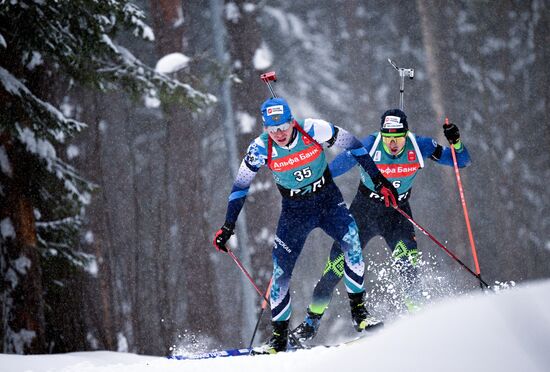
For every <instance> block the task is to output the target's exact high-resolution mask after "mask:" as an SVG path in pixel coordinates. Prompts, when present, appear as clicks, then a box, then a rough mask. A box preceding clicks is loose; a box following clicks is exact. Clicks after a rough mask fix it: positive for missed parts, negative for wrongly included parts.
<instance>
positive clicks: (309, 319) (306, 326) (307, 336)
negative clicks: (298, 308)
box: [292, 308, 323, 342]
mask: <svg viewBox="0 0 550 372" xmlns="http://www.w3.org/2000/svg"><path fill="white" fill-rule="evenodd" d="M322 316H323V314H315V313H312V312H311V310H310V309H309V308H308V309H307V315H306V318H305V319H304V321H303V322H302V323H301V324H300V325H299V326H298V327H296V328H294V330H293V331H292V334H293V335H294V337H296V338H297V339H298V341H300V342H304V341H308V340H311V339H312V338H313V337H315V335H316V334H317V331H318V330H319V325H320V324H321V317H322Z"/></svg>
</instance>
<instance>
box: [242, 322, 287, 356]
mask: <svg viewBox="0 0 550 372" xmlns="http://www.w3.org/2000/svg"><path fill="white" fill-rule="evenodd" d="M288 322H289V321H288V320H285V321H282V322H271V326H272V327H273V331H272V335H271V338H270V339H269V341H267V343H265V344H264V345H262V346H258V347H255V348H253V349H252V351H251V352H250V354H252V355H260V354H276V353H278V352H280V351H286V347H287V344H288Z"/></svg>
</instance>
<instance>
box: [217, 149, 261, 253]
mask: <svg viewBox="0 0 550 372" xmlns="http://www.w3.org/2000/svg"><path fill="white" fill-rule="evenodd" d="M260 143H261V141H259V140H258V139H256V140H255V141H254V142H252V143H251V144H250V146H249V147H248V151H247V154H246V156H245V158H244V159H243V160H242V162H241V166H240V167H239V171H238V172H237V176H236V177H235V181H234V182H233V188H232V189H231V193H230V194H229V201H228V203H227V212H226V214H225V223H224V224H223V226H222V227H221V228H220V229H219V230H218V231H217V232H216V235H215V236H214V242H213V244H214V247H215V248H216V249H217V250H221V251H224V252H227V248H226V247H225V244H226V243H227V241H228V240H229V238H231V235H233V231H234V229H235V223H236V222H237V218H238V217H239V213H240V212H241V210H242V208H243V206H244V202H245V200H246V195H247V194H248V191H249V189H250V185H251V184H252V181H253V180H254V177H255V176H256V173H257V172H258V170H259V169H260V167H261V166H262V165H263V164H264V163H265V159H266V157H265V154H264V153H265V148H264V147H263V146H260Z"/></svg>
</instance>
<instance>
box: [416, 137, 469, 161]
mask: <svg viewBox="0 0 550 372" xmlns="http://www.w3.org/2000/svg"><path fill="white" fill-rule="evenodd" d="M416 142H417V143H418V147H419V148H420V152H421V153H422V156H423V157H424V158H431V159H432V160H434V161H435V162H437V163H439V164H442V165H447V166H449V167H452V166H453V155H452V153H451V149H450V148H449V147H443V146H441V145H439V144H438V143H437V142H436V141H435V140H434V139H433V138H430V137H422V136H416ZM438 146H440V147H441V150H442V151H441V155H440V157H439V159H434V158H433V157H432V155H434V152H435V151H436V149H437V147H438ZM455 153H456V162H457V165H458V167H459V168H464V167H467V166H468V165H470V163H471V159H470V154H469V153H468V149H467V148H466V146H464V144H463V143H462V142H460V147H459V149H455Z"/></svg>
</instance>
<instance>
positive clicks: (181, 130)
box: [150, 0, 219, 350]
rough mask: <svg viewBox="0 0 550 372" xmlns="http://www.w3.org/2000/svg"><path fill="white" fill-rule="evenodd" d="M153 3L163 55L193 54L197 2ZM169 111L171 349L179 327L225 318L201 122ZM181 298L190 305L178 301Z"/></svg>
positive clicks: (161, 301)
mask: <svg viewBox="0 0 550 372" xmlns="http://www.w3.org/2000/svg"><path fill="white" fill-rule="evenodd" d="M150 4H151V9H152V17H153V25H154V29H155V34H156V35H158V36H159V38H158V41H157V43H156V45H155V46H156V51H157V57H158V58H160V57H162V56H164V55H166V54H168V53H173V52H183V53H185V52H187V51H188V50H190V51H191V52H192V48H193V45H192V43H193V42H194V40H190V39H187V38H186V34H187V33H190V32H191V31H192V30H191V27H194V25H197V26H198V25H199V23H197V22H196V21H193V20H192V18H191V17H190V16H189V8H190V7H192V4H184V5H182V2H181V1H179V0H164V1H160V2H156V1H151V2H150ZM190 68H191V69H193V68H194V66H191V67H190ZM163 114H164V117H165V119H164V120H165V137H164V146H163V151H164V156H163V158H164V164H163V180H162V185H161V187H162V190H163V191H162V201H161V202H160V203H161V205H162V207H161V210H160V213H161V215H160V226H159V230H158V232H159V234H160V235H159V237H158V239H157V242H158V245H157V247H156V248H157V252H156V258H155V259H156V260H157V262H156V270H157V272H156V280H157V281H158V282H157V286H158V287H157V288H158V293H157V296H158V308H159V312H160V314H162V316H161V319H159V320H160V322H159V327H161V335H162V336H161V337H162V339H163V340H162V342H163V345H164V347H165V348H166V350H167V349H168V347H169V346H171V345H173V344H174V342H175V336H176V332H177V330H178V329H180V330H181V332H182V333H183V329H186V330H188V332H189V333H193V332H196V333H198V332H199V331H204V330H205V329H204V327H205V325H208V328H210V329H211V330H212V331H213V334H216V332H219V331H218V329H219V325H218V319H219V317H218V316H217V315H216V311H212V310H213V309H216V306H215V300H214V295H213V293H212V286H211V285H210V284H209V283H210V280H209V275H210V273H211V271H212V267H211V262H210V260H209V258H208V255H207V254H205V249H206V248H205V247H204V246H205V245H206V242H207V241H208V237H207V235H206V231H205V229H204V227H205V226H206V222H205V220H204V210H203V199H204V197H205V195H204V191H203V187H202V181H201V177H200V172H199V170H200V169H201V164H200V156H199V155H200V151H201V147H200V146H201V138H202V133H201V123H200V122H198V121H197V120H195V119H194V118H193V117H192V116H191V113H190V112H189V111H187V110H185V109H183V108H181V107H177V106H174V105H167V106H164V107H163ZM192 174H194V176H192ZM181 284H183V287H182V286H181ZM179 302H184V303H185V306H180V305H178V303H179ZM178 308H180V309H181V308H183V309H185V310H184V319H178V316H179V315H180V313H178V311H177V309H178ZM202 309H209V311H206V312H205V311H202ZM182 322H183V323H184V324H182ZM210 334H211V335H212V333H210Z"/></svg>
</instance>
